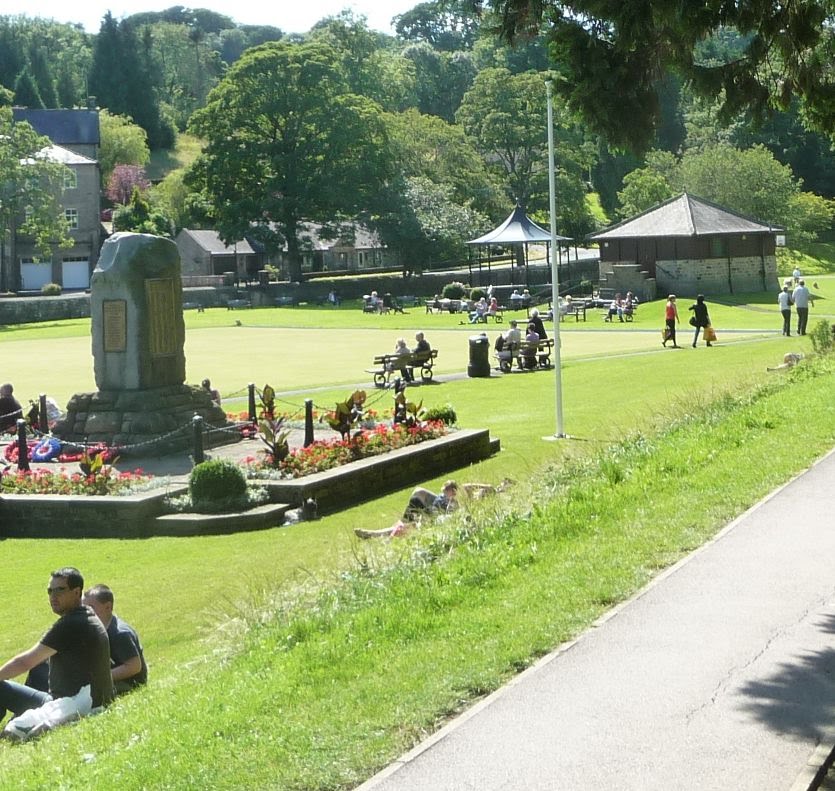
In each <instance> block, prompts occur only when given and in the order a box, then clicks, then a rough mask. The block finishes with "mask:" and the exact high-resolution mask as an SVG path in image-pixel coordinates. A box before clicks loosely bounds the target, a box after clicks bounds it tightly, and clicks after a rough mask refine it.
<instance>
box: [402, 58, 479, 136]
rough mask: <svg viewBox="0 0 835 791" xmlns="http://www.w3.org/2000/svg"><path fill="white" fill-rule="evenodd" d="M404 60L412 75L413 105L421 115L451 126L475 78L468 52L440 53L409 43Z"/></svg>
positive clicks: (474, 69) (473, 67) (471, 59)
mask: <svg viewBox="0 0 835 791" xmlns="http://www.w3.org/2000/svg"><path fill="white" fill-rule="evenodd" d="M403 57H404V58H406V59H407V60H409V61H411V63H412V64H413V66H414V70H415V71H414V73H415V100H414V105H413V106H416V107H417V108H418V110H420V111H421V112H422V113H423V114H424V115H437V116H438V117H439V118H443V119H444V120H445V121H448V122H450V123H452V122H453V120H454V119H455V112H456V110H457V109H458V107H459V105H460V104H461V100H462V98H463V96H464V94H465V93H466V92H467V91H468V90H469V89H470V86H471V85H472V83H473V79H474V78H475V75H476V68H475V64H474V62H473V58H472V55H471V54H470V53H468V52H453V53H449V52H439V51H438V50H435V49H432V47H431V46H430V45H429V44H427V43H425V42H419V43H417V44H410V45H409V46H407V47H406V48H405V49H404V50H403Z"/></svg>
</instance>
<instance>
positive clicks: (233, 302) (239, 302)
mask: <svg viewBox="0 0 835 791" xmlns="http://www.w3.org/2000/svg"><path fill="white" fill-rule="evenodd" d="M251 307H252V303H251V302H250V301H249V300H248V299H230V300H229V301H228V302H227V303H226V310H237V309H238V308H251Z"/></svg>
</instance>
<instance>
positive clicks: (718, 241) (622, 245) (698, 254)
mask: <svg viewBox="0 0 835 791" xmlns="http://www.w3.org/2000/svg"><path fill="white" fill-rule="evenodd" d="M778 233H779V234H782V233H783V229H782V228H779V227H777V226H775V225H769V224H766V223H762V222H759V221H758V220H755V219H753V218H750V217H745V216H743V215H741V214H737V213H735V212H732V211H729V210H728V209H725V208H723V207H721V206H718V205H716V204H714V203H711V202H709V201H706V200H703V199H702V198H697V197H695V196H693V195H689V194H687V193H686V192H685V193H683V194H681V195H678V196H676V197H674V198H670V199H669V200H666V201H664V202H663V203H660V204H658V205H657V206H654V207H652V208H651V209H647V210H646V211H645V212H642V213H641V214H639V215H637V216H636V217H632V218H631V219H628V220H624V221H623V222H620V223H618V224H616V225H612V226H610V227H609V228H605V229H604V230H602V231H598V232H597V233H593V234H590V235H589V236H588V237H586V238H587V239H588V240H590V241H593V242H597V243H598V244H599V246H600V285H601V287H603V286H605V287H606V288H610V289H612V290H614V291H620V292H623V293H625V292H626V291H632V292H633V293H634V294H637V295H638V296H639V297H640V298H641V299H643V300H647V299H654V298H655V297H656V295H662V296H663V295H665V294H668V293H675V294H687V295H690V294H694V295H695V294H697V293H703V294H733V293H739V292H750V291H769V290H771V289H773V288H774V287H775V286H776V284H777V261H776V256H775V252H776V246H777V235H778Z"/></svg>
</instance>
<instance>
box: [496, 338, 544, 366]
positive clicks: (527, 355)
mask: <svg viewBox="0 0 835 791" xmlns="http://www.w3.org/2000/svg"><path fill="white" fill-rule="evenodd" d="M553 349H554V339H553V338H543V339H542V340H540V341H522V344H521V346H520V347H519V349H518V350H512V351H508V350H506V349H503V350H502V351H500V352H496V354H495V357H496V359H497V360H498V362H499V370H500V371H502V373H506V374H507V373H510V372H511V370H512V369H513V361H514V360H516V364H517V366H519V367H518V370H520V371H536V370H543V369H545V368H550V367H551V352H552V351H553ZM520 363H521V365H520Z"/></svg>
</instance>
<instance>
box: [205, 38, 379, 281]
mask: <svg viewBox="0 0 835 791" xmlns="http://www.w3.org/2000/svg"><path fill="white" fill-rule="evenodd" d="M190 129H191V130H192V131H193V132H194V133H195V134H197V135H198V136H200V137H202V138H203V139H204V140H205V141H206V144H205V148H204V151H203V153H202V155H201V156H200V158H199V159H198V161H197V162H196V163H195V166H194V168H193V171H192V176H191V180H192V183H193V184H198V185H200V186H201V188H202V190H203V192H204V194H205V196H206V197H207V198H208V200H209V202H210V203H211V205H212V207H213V211H214V218H215V222H216V228H217V230H218V232H219V233H220V235H221V237H222V238H223V239H224V240H226V241H227V242H230V241H234V240H235V239H240V238H241V237H242V236H243V235H244V234H246V233H249V234H252V235H253V236H255V237H256V238H258V239H260V240H261V241H262V242H263V243H264V244H266V245H267V246H268V248H271V249H273V250H277V249H281V247H282V246H283V245H284V244H285V243H286V245H287V252H288V257H289V261H290V267H291V277H292V278H293V279H298V278H300V276H301V251H300V243H299V232H300V230H301V223H302V222H304V221H311V222H319V223H323V224H325V225H328V224H332V223H334V222H337V221H339V220H342V219H345V218H350V217H355V216H357V215H359V214H360V213H361V212H363V211H364V210H366V209H368V207H369V206H370V205H371V204H372V203H373V200H374V198H375V196H376V195H377V194H378V193H379V191H380V190H381V188H382V186H383V185H384V183H385V181H386V179H387V178H388V176H389V174H390V166H389V154H388V145H387V141H386V132H385V124H384V120H383V116H382V112H381V110H380V109H379V107H378V106H377V105H376V104H375V103H374V102H372V101H370V100H368V99H365V98H364V97H361V96H357V95H356V94H352V93H349V92H348V90H347V84H346V80H345V77H344V75H343V74H342V72H341V70H340V67H339V61H338V58H336V57H335V56H334V53H333V52H332V50H331V49H330V48H329V47H327V46H324V45H322V44H318V43H305V44H293V43H286V42H274V43H268V44H264V45H263V46H261V47H256V48H255V49H252V50H249V51H248V52H246V53H245V54H244V56H243V57H242V58H241V59H240V60H239V61H238V62H237V63H236V64H235V65H234V66H233V67H232V68H231V69H230V71H229V73H228V74H227V75H226V77H225V78H224V79H223V80H222V81H221V82H220V84H219V85H218V86H217V87H216V88H215V89H214V90H213V91H212V92H211V94H210V95H209V101H208V104H207V105H206V107H205V108H203V109H202V110H199V111H198V112H196V113H195V114H194V116H193V117H192V120H191V124H190Z"/></svg>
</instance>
